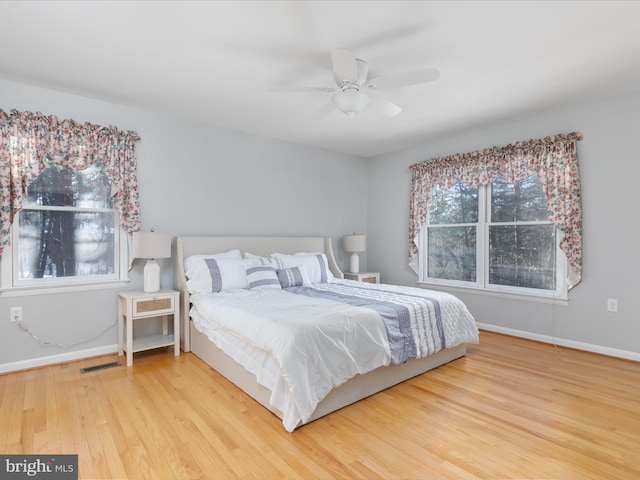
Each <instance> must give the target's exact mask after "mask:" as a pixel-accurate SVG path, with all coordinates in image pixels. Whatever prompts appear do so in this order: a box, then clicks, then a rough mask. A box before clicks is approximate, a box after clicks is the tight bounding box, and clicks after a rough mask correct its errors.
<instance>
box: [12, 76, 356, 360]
mask: <svg viewBox="0 0 640 480" xmlns="http://www.w3.org/2000/svg"><path fill="white" fill-rule="evenodd" d="M0 108H2V109H3V110H5V111H9V110H10V109H13V108H15V109H18V110H30V111H41V112H42V113H44V114H46V115H56V116H58V117H59V118H73V119H74V120H75V121H76V122H80V123H83V122H91V123H95V124H100V125H116V126H117V127H118V128H120V129H125V130H134V131H136V132H138V134H139V135H140V137H141V141H140V142H138V144H137V149H136V151H137V158H138V177H139V178H138V180H139V190H140V211H141V221H142V229H143V230H148V229H149V228H151V227H154V228H155V229H156V230H157V231H158V232H162V233H169V234H172V235H208V234H212V235H227V234H229V235H231V234H236V235H242V234H247V235H310V236H311V235H329V236H331V237H333V239H334V251H335V253H336V255H337V257H338V261H339V264H340V265H342V266H344V267H346V266H348V258H347V257H346V255H345V253H344V252H343V251H342V247H341V237H342V235H344V234H345V233H350V232H353V231H358V232H364V231H366V229H367V224H366V219H367V177H366V168H367V164H366V160H365V159H362V158H359V157H355V156H350V155H342V154H336V153H333V152H329V151H325V150H321V149H315V148H308V147H304V146H300V145H295V144H291V143H286V142H281V141H276V140H271V139H267V138H263V137H259V136H255V135H248V134H243V133H239V132H235V131H230V130H224V129H221V128H215V127H211V126H207V125H202V124H197V123H192V122H190V121H188V120H185V119H179V118H176V117H170V116H167V115H162V114H156V113H153V112H147V111H143V110H140V109H135V108H130V107H125V106H121V105H115V104H110V103H106V102H102V101H98V100H92V99H87V98H83V97H78V96H74V95H68V94H64V93H59V92H55V91H51V90H45V89H41V88H36V87H32V86H27V85H23V84H18V83H15V82H9V81H3V80H0ZM362 261H363V267H366V256H363V258H362ZM142 263H143V262H141V261H136V262H134V268H133V270H132V272H131V273H130V277H131V282H130V284H129V285H128V286H127V289H136V288H137V289H139V288H141V286H142V268H143V264H142ZM160 266H161V268H162V269H163V278H162V286H163V287H170V286H171V285H172V277H171V275H172V272H171V266H170V263H169V261H168V260H163V261H161V264H160ZM117 292H118V290H117V289H108V290H98V291H88V292H77V293H63V294H49V295H31V296H23V297H6V296H0V339H1V340H0V342H1V345H2V348H0V372H1V371H8V370H15V369H18V368H28V367H30V366H34V365H38V364H45V363H50V362H56V361H63V360H66V359H72V358H78V357H82V356H87V355H95V354H99V353H107V352H112V351H115V345H116V342H117V332H116V328H115V322H116V319H117ZM13 306H22V307H23V319H24V323H25V324H26V325H28V327H29V328H30V329H31V330H32V331H33V333H35V334H36V335H37V336H38V337H40V338H41V340H43V341H46V342H50V343H52V344H72V343H76V342H79V341H82V340H85V339H89V338H91V337H94V336H95V335H96V334H99V333H100V332H101V331H103V330H104V329H108V330H107V331H106V332H105V333H104V334H102V335H100V336H99V337H98V338H97V339H95V340H92V341H89V342H87V343H83V344H80V345H77V346H75V347H73V348H61V347H57V346H41V345H39V344H38V343H37V342H36V341H34V340H33V339H32V338H31V337H29V336H28V335H26V334H25V333H24V332H22V331H21V330H20V329H19V328H18V327H17V326H16V325H15V324H12V323H10V322H9V308H10V307H13ZM136 323H138V322H136ZM110 326H113V328H109V327H110ZM149 328H151V327H149Z"/></svg>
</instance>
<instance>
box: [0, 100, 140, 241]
mask: <svg viewBox="0 0 640 480" xmlns="http://www.w3.org/2000/svg"><path fill="white" fill-rule="evenodd" d="M136 140H139V137H138V134H136V133H135V132H131V131H121V130H118V129H117V128H116V127H113V126H112V127H102V126H100V125H92V124H90V123H84V124H78V123H76V122H75V121H73V120H70V119H65V120H60V119H58V118H57V117H56V116H53V115H52V116H45V115H43V114H42V113H40V112H36V113H32V112H19V111H17V110H11V113H9V114H7V113H6V112H5V111H4V110H1V109H0V253H2V251H3V250H4V248H6V247H7V246H8V245H9V243H10V229H11V224H12V223H13V218H14V216H15V214H16V213H17V212H18V211H20V209H21V208H22V204H23V201H24V199H25V198H26V196H27V188H28V186H29V185H30V184H31V182H32V181H33V180H34V179H35V178H36V177H37V176H38V175H39V174H40V173H41V172H42V171H43V170H44V169H45V167H46V164H45V156H49V157H50V158H51V159H53V161H54V162H55V163H58V164H60V165H62V166H64V167H68V168H74V169H76V170H82V169H85V168H87V167H88V166H90V165H92V164H93V163H95V162H97V161H98V160H100V161H101V162H102V163H103V164H104V166H105V172H106V174H107V176H108V177H109V179H110V180H111V195H112V201H113V205H114V206H115V208H116V209H117V210H118V212H119V213H120V224H121V226H122V228H123V229H124V230H125V231H127V232H129V233H132V232H134V231H137V230H138V229H139V227H140V217H139V207H138V180H137V173H136V156H135V142H136Z"/></svg>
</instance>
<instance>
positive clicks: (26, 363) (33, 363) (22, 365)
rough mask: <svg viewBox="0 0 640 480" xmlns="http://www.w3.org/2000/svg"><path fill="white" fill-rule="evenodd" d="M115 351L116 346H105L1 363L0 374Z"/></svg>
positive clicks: (116, 349)
mask: <svg viewBox="0 0 640 480" xmlns="http://www.w3.org/2000/svg"><path fill="white" fill-rule="evenodd" d="M117 351H118V345H117V344H114V345H105V346H104V347H97V348H91V349H89V350H78V351H75V352H68V353H61V354H59V355H50V356H47V357H38V358H32V359H29V360H21V361H19V362H12V363H3V364H2V365H0V373H8V372H16V371H19V370H28V369H29V368H35V367H43V366H46V365H55V364H58V363H65V362H71V361H73V360H81V359H83V358H90V357H98V356H100V355H108V354H110V353H116V352H117Z"/></svg>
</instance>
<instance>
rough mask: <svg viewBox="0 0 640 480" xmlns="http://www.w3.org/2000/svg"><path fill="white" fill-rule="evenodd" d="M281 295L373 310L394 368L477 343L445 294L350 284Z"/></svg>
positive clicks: (469, 320)
mask: <svg viewBox="0 0 640 480" xmlns="http://www.w3.org/2000/svg"><path fill="white" fill-rule="evenodd" d="M286 290H287V291H289V292H291V293H296V294H301V295H307V296H309V297H314V298H323V299H326V300H334V301H336V302H341V303H346V304H349V305H353V306H357V307H365V308H369V309H372V310H375V311H376V312H377V313H378V314H379V315H380V317H381V318H382V319H383V321H384V325H385V328H386V330H387V337H388V340H389V349H390V353H391V363H392V364H394V365H397V364H401V363H404V362H406V361H407V360H410V359H412V358H422V357H426V356H427V355H431V354H433V353H436V352H438V351H440V350H443V349H445V348H447V347H449V346H454V345H458V344H460V343H462V342H461V341H460V340H461V338H462V339H463V342H468V343H477V342H478V335H477V329H476V326H475V322H474V320H473V317H472V316H471V314H470V313H469V311H468V310H467V308H466V307H465V305H464V304H463V303H462V302H460V301H459V300H458V299H457V298H455V297H453V296H451V295H449V294H446V293H441V292H435V291H432V290H422V289H418V288H407V287H397V286H392V285H378V284H367V283H363V282H351V281H342V282H339V283H318V284H314V285H313V286H311V287H291V288H287V289H286ZM447 332H456V334H455V335H453V334H447Z"/></svg>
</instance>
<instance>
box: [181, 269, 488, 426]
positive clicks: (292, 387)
mask: <svg viewBox="0 0 640 480" xmlns="http://www.w3.org/2000/svg"><path fill="white" fill-rule="evenodd" d="M337 283H341V284H344V285H350V284H353V285H357V284H358V283H359V282H352V281H349V280H341V281H338V282H337ZM385 287H390V288H393V289H400V291H402V289H403V288H404V287H391V286H382V285H380V286H379V285H373V286H371V288H373V289H374V290H375V289H383V288H385ZM410 290H411V291H413V292H418V293H419V291H420V290H421V289H410ZM422 292H424V294H427V291H424V290H422ZM428 293H429V294H430V295H431V296H433V295H434V294H435V295H436V296H438V297H439V299H438V302H441V303H442V302H444V303H446V302H451V301H453V302H454V303H459V304H461V302H459V300H457V299H455V297H452V296H450V295H447V294H440V293H437V292H428ZM191 302H192V304H193V307H192V309H191V317H192V319H193V322H194V325H195V327H196V328H197V329H198V330H199V331H200V332H202V333H204V334H205V335H207V337H208V338H209V339H210V340H211V341H212V342H214V343H215V344H216V345H217V346H218V347H219V348H221V349H222V350H223V351H224V352H225V353H226V354H227V355H229V356H230V357H232V358H233V359H234V360H235V361H236V362H238V363H239V364H241V365H243V366H244V367H245V368H246V369H247V371H249V372H251V373H252V374H254V375H255V376H256V378H257V381H258V383H260V384H261V385H264V386H265V387H266V388H268V389H269V390H270V391H271V392H272V395H271V398H270V404H271V405H272V406H273V407H275V408H276V409H278V410H280V411H281V412H282V415H283V424H284V427H285V429H286V430H287V431H293V430H294V429H295V428H296V426H297V425H298V424H299V423H305V422H306V421H307V420H308V419H309V418H310V416H311V415H312V413H313V411H314V410H315V408H316V406H317V405H318V403H319V402H320V401H321V400H322V399H323V398H324V397H325V396H326V395H327V394H328V393H329V392H330V391H331V390H332V389H333V388H335V387H337V386H339V385H341V384H342V383H344V382H345V381H347V380H348V379H350V378H351V377H353V376H355V375H356V374H359V373H360V374H364V373H367V372H369V371H371V370H374V369H376V368H378V367H381V366H386V365H389V363H390V362H391V352H390V347H389V341H388V338H387V329H386V327H385V324H384V321H383V319H382V317H381V315H380V314H379V313H378V312H376V311H375V310H373V309H371V308H366V307H361V306H354V305H349V304H346V303H342V302H339V301H336V300H333V299H327V298H315V297H310V296H307V295H300V294H294V293H290V292H288V291H286V290H259V291H255V290H230V291H226V292H220V293H216V294H211V295H192V296H191ZM462 307H463V313H464V315H462V318H460V315H457V317H458V318H447V319H445V321H444V322H443V325H444V329H445V333H446V335H447V337H448V338H451V341H448V342H447V346H448V347H452V346H455V345H458V344H460V343H465V342H474V343H475V342H477V329H476V328H475V324H474V323H473V319H472V318H471V315H469V314H468V312H467V311H466V308H464V305H462ZM465 312H466V313H465ZM458 332H461V333H462V334H460V333H458Z"/></svg>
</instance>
